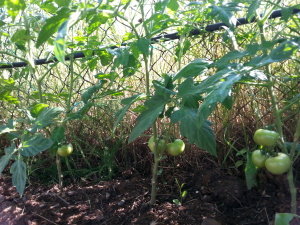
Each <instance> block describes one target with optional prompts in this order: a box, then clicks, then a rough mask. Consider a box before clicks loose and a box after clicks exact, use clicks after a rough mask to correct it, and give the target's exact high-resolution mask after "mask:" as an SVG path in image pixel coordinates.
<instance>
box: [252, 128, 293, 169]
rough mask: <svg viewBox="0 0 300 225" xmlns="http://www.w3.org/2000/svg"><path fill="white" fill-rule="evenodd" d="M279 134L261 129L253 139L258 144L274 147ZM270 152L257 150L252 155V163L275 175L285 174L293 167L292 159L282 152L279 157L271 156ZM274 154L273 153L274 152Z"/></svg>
mask: <svg viewBox="0 0 300 225" xmlns="http://www.w3.org/2000/svg"><path fill="white" fill-rule="evenodd" d="M278 138H279V134H278V133H277V132H275V131H270V130H264V129H259V130H257V131H256V132H255V133H254V136H253V139H254V141H255V143H256V144H258V145H261V146H265V147H272V146H273V145H275V144H276V142H277V140H278ZM269 153H270V152H265V151H262V150H259V149H258V150H255V151H253V153H252V156H251V157H252V162H253V164H254V165H255V166H257V167H258V168H263V167H266V169H267V170H268V171H269V172H271V173H273V174H283V173H285V172H287V171H288V170H289V169H290V167H291V164H292V163H291V159H290V157H289V156H288V155H287V154H285V153H282V152H279V153H278V154H277V155H274V156H270V154H269ZM272 153H273V152H272Z"/></svg>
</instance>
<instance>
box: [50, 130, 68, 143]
mask: <svg viewBox="0 0 300 225" xmlns="http://www.w3.org/2000/svg"><path fill="white" fill-rule="evenodd" d="M50 139H51V140H52V141H53V142H57V143H60V142H61V141H62V140H64V139H65V128H64V127H55V128H54V129H53V131H52V135H51V138H50Z"/></svg>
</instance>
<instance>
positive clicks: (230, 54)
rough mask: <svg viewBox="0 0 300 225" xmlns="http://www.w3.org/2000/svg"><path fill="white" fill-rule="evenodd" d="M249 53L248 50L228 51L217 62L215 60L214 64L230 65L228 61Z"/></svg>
mask: <svg viewBox="0 0 300 225" xmlns="http://www.w3.org/2000/svg"><path fill="white" fill-rule="evenodd" d="M246 55H248V52H247V51H242V52H241V51H231V52H228V53H226V54H225V55H224V56H222V57H221V58H220V59H219V60H218V61H217V62H215V63H214V64H213V65H214V66H217V67H220V66H223V65H228V63H229V62H230V61H231V60H235V59H240V58H242V57H244V56H246Z"/></svg>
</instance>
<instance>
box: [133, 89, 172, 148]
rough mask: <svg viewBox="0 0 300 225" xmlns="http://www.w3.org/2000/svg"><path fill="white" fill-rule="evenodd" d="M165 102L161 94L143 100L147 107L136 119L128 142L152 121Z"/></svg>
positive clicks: (162, 108)
mask: <svg viewBox="0 0 300 225" xmlns="http://www.w3.org/2000/svg"><path fill="white" fill-rule="evenodd" d="M167 102H168V100H165V99H164V98H163V97H162V96H156V95H154V96H153V97H152V98H151V99H149V100H147V101H146V102H145V106H146V107H147V109H146V110H145V111H143V112H142V113H141V114H140V115H139V116H138V118H137V119H136V122H137V124H136V125H135V127H134V128H133V130H132V132H131V133H130V135H129V140H128V142H129V143H131V142H133V141H134V140H135V139H136V138H138V137H139V136H140V135H141V134H142V133H143V132H144V131H145V130H146V129H148V128H149V127H150V126H151V125H152V124H153V123H154V121H155V120H156V118H157V117H158V116H159V115H160V114H161V113H162V112H163V110H164V108H165V104H166V103H167Z"/></svg>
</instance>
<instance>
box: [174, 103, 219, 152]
mask: <svg viewBox="0 0 300 225" xmlns="http://www.w3.org/2000/svg"><path fill="white" fill-rule="evenodd" d="M171 121H172V122H173V123H177V122H179V121H180V133H181V135H182V136H185V137H187V139H188V140H189V142H190V143H191V144H196V145H197V146H198V147H199V148H201V149H204V150H206V151H207V152H209V153H210V154H212V155H214V156H216V155H217V152H216V140H215V135H214V132H213V130H212V129H211V127H210V125H211V123H210V122H209V121H205V122H204V123H203V124H198V123H197V109H195V108H190V107H182V108H180V110H178V111H175V112H174V113H173V114H172V115H171Z"/></svg>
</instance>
